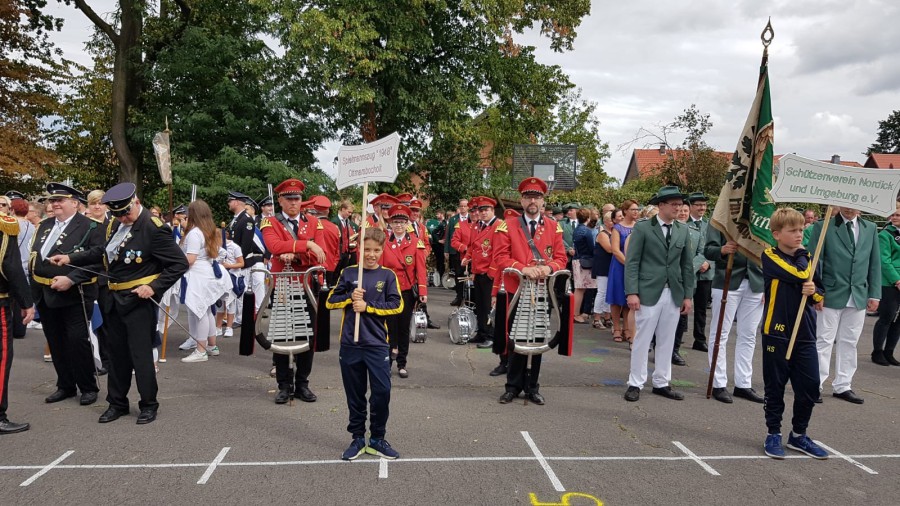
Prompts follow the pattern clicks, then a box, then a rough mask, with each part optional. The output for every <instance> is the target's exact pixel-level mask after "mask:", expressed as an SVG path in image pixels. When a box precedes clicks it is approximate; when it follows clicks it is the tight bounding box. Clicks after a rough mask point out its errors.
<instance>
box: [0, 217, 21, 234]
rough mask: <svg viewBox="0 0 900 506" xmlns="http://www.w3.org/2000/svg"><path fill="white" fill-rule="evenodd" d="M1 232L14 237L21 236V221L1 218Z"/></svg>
mask: <svg viewBox="0 0 900 506" xmlns="http://www.w3.org/2000/svg"><path fill="white" fill-rule="evenodd" d="M0 232H3V233H4V234H6V235H9V236H12V237H15V236H17V235H19V220H17V219H15V218H13V217H12V216H0Z"/></svg>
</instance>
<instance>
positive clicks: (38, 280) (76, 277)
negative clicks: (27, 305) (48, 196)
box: [29, 213, 105, 308]
mask: <svg viewBox="0 0 900 506" xmlns="http://www.w3.org/2000/svg"><path fill="white" fill-rule="evenodd" d="M54 226H56V218H47V219H45V220H44V221H42V222H41V223H40V225H38V229H37V231H36V232H35V233H34V240H33V241H32V243H31V258H30V259H29V265H30V270H31V279H32V281H33V282H32V283H31V295H32V297H34V300H35V302H40V301H43V302H44V304H47V306H48V307H51V308H55V307H63V306H71V305H73V304H81V303H82V299H81V294H80V293H79V291H78V287H77V286H72V288H69V289H68V290H65V291H62V292H61V291H58V290H54V289H53V288H50V285H51V284H52V283H53V278H55V277H56V276H66V277H68V278H69V279H71V280H72V283H73V285H81V287H82V290H83V291H84V299H85V301H91V300H94V299H96V298H97V277H98V276H97V275H96V274H91V273H88V272H85V271H82V270H79V269H73V268H71V267H65V266H57V265H53V264H51V263H50V261H49V260H47V259H42V258H41V249H43V247H44V244H45V242H46V241H47V240H48V239H49V238H50V235H51V232H52V231H53V227H54ZM103 234H104V229H103V225H102V224H101V223H98V222H96V221H94V220H92V219H90V218H88V217H87V216H84V215H82V214H80V213H75V215H73V216H72V221H70V222H69V224H68V225H67V226H66V229H65V230H64V231H63V233H62V234H60V236H59V238H58V239H57V240H56V244H54V245H52V246H50V250H49V251H48V253H47V258H50V257H52V256H53V255H71V254H74V253H79V252H82V251H87V250H90V249H92V248H102V247H103V244H104V243H105V241H104V240H103V237H104V236H103ZM84 267H85V268H87V269H90V270H92V271H94V272H100V271H102V270H103V263H102V261H100V259H98V260H97V261H96V262H92V263H90V264H87V265H84Z"/></svg>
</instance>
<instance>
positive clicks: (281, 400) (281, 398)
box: [275, 390, 291, 404]
mask: <svg viewBox="0 0 900 506" xmlns="http://www.w3.org/2000/svg"><path fill="white" fill-rule="evenodd" d="M290 399H291V393H290V392H288V391H287V390H279V391H278V393H276V394H275V404H287V401H289V400H290Z"/></svg>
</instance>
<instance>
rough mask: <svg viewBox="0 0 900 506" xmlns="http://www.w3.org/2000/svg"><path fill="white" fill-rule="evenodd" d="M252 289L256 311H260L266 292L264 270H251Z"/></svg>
mask: <svg viewBox="0 0 900 506" xmlns="http://www.w3.org/2000/svg"><path fill="white" fill-rule="evenodd" d="M250 291H251V292H253V297H254V298H255V300H254V304H256V308H255V309H256V312H257V313H258V312H259V307H260V306H261V305H262V301H263V296H265V294H266V275H265V273H263V272H262V271H254V270H251V271H250Z"/></svg>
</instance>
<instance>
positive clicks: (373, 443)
mask: <svg viewBox="0 0 900 506" xmlns="http://www.w3.org/2000/svg"><path fill="white" fill-rule="evenodd" d="M366 453H368V454H369V455H378V456H379V457H384V458H386V459H390V460H394V459H396V458H397V457H399V456H400V454H399V453H397V450H395V449H393V448H391V444H390V443H388V442H387V441H386V440H384V439H375V438H371V439H369V446H368V447H366Z"/></svg>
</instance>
